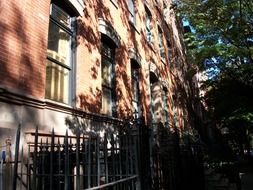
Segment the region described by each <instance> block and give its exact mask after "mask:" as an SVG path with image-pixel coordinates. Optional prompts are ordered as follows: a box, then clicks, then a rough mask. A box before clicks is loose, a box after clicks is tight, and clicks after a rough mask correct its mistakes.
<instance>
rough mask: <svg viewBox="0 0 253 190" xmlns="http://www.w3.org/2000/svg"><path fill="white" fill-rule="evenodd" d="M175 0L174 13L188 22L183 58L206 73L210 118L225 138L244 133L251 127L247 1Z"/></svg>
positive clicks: (252, 69)
mask: <svg viewBox="0 0 253 190" xmlns="http://www.w3.org/2000/svg"><path fill="white" fill-rule="evenodd" d="M177 2H178V14H179V16H180V17H181V18H183V19H185V20H187V21H189V23H190V27H191V28H192V32H191V33H186V34H185V42H186V43H187V47H188V58H189V60H190V61H191V62H192V63H194V64H196V65H198V67H199V68H200V69H201V70H202V71H205V72H206V73H207V76H208V79H207V80H206V81H205V82H204V83H203V85H202V88H203V90H204V91H205V92H206V93H205V97H204V100H205V103H206V105H207V106H208V111H209V113H210V116H211V118H212V121H215V123H216V125H217V126H219V127H224V128H227V129H228V134H229V135H231V137H230V140H231V139H233V137H237V136H238V134H239V135H240V136H244V137H245V138H248V137H249V134H250V133H251V132H253V130H252V129H251V128H252V123H253V98H252V97H253V10H252V9H253V1H252V0H179V1H177ZM240 127H241V128H244V129H245V130H243V131H244V132H243V133H241V131H242V130H241V129H239V128H240ZM235 139H236V138H235ZM240 143H242V142H240V141H239V140H238V141H236V142H235V144H237V145H238V146H240ZM235 146H236V145H235Z"/></svg>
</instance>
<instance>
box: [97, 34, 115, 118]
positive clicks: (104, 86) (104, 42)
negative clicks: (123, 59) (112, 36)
mask: <svg viewBox="0 0 253 190" xmlns="http://www.w3.org/2000/svg"><path fill="white" fill-rule="evenodd" d="M104 45H105V46H106V47H107V48H109V49H110V50H111V57H109V56H108V55H107V54H105V52H104V47H103V46H104ZM115 51H116V48H115V47H113V46H112V44H111V45H110V41H107V40H105V39H103V38H102V40H101V79H102V108H101V110H102V114H105V115H108V116H113V117H116V92H115V87H116V85H115V83H116V76H115V74H116V73H115ZM108 63H109V64H110V65H109V66H110V67H111V69H110V70H111V73H110V76H109V77H110V80H109V81H110V84H105V83H104V76H103V68H104V64H108ZM106 90H107V91H110V98H111V99H110V108H109V109H110V110H109V112H107V111H108V108H106V109H105V107H104V106H105V105H104V93H105V91H106ZM107 106H108V105H107Z"/></svg>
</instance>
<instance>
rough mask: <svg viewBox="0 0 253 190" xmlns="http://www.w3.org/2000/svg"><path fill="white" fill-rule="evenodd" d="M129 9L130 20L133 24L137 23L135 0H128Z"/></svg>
mask: <svg viewBox="0 0 253 190" xmlns="http://www.w3.org/2000/svg"><path fill="white" fill-rule="evenodd" d="M128 11H129V20H130V21H131V22H132V23H133V24H136V19H135V10H134V2H133V0H128Z"/></svg>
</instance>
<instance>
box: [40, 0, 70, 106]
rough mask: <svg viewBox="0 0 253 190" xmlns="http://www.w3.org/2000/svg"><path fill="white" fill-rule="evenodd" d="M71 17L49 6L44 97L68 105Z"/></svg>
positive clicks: (53, 5)
mask: <svg viewBox="0 0 253 190" xmlns="http://www.w3.org/2000/svg"><path fill="white" fill-rule="evenodd" d="M73 22H74V18H73V17H71V16H70V15H69V14H68V13H67V12H65V11H64V10H63V9H61V8H59V7H58V6H56V5H55V4H51V10H50V22H49V31H48V45H47V66H46V89H45V97H46V98H48V99H52V100H55V101H58V102H62V103H69V102H70V98H71V94H70V89H69V88H70V81H71V80H70V78H71V76H72V64H73V63H72V61H71V60H72V54H73V51H72V49H71V43H72V42H73V38H74V28H73V27H72V26H73V24H72V23H73Z"/></svg>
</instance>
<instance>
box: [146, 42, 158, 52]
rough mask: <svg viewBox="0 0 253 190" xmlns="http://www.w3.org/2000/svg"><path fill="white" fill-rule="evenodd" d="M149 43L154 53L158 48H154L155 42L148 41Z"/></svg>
mask: <svg viewBox="0 0 253 190" xmlns="http://www.w3.org/2000/svg"><path fill="white" fill-rule="evenodd" d="M146 41H147V40H146ZM147 44H148V46H149V47H150V49H151V50H152V51H153V52H154V53H156V50H155V48H154V44H153V42H149V41H147Z"/></svg>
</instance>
